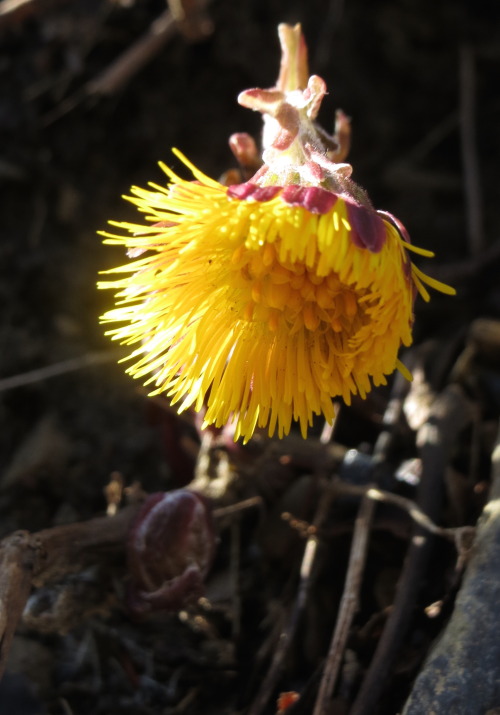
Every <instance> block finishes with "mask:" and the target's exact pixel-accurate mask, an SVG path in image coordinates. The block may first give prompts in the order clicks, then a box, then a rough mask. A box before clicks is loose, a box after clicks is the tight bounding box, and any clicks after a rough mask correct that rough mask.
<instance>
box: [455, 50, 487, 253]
mask: <svg viewBox="0 0 500 715" xmlns="http://www.w3.org/2000/svg"><path fill="white" fill-rule="evenodd" d="M459 66H460V137H461V143H462V158H463V165H464V185H465V186H464V188H465V200H466V204H467V227H468V233H469V248H470V253H471V255H473V256H477V255H478V254H479V253H481V251H482V250H483V248H484V235H483V217H482V207H481V188H480V180H479V165H478V160H477V147H476V122H475V66H474V50H473V49H472V47H470V46H469V45H462V47H461V48H460V61H459Z"/></svg>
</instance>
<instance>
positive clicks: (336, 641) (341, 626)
mask: <svg viewBox="0 0 500 715" xmlns="http://www.w3.org/2000/svg"><path fill="white" fill-rule="evenodd" d="M374 511H375V504H374V503H373V501H372V499H370V495H369V493H367V494H365V496H364V498H363V500H362V502H361V505H360V507H359V511H358V516H357V519H356V523H355V525H354V534H353V539H352V546H351V553H350V556H349V567H348V570H347V576H346V582H345V586H344V592H343V594H342V600H341V602H340V609H339V615H338V618H337V623H336V626H335V631H334V633H333V637H332V641H331V643H330V649H329V651H328V656H327V659H326V665H325V670H324V673H323V678H322V681H321V685H320V688H319V693H318V698H317V700H316V705H315V708H314V715H323V714H324V713H326V712H328V704H329V702H330V700H331V698H332V695H333V691H334V688H335V683H336V681H337V677H338V674H339V670H340V666H341V664H342V658H343V655H344V651H345V647H346V643H347V638H348V636H349V632H350V630H351V625H352V621H353V619H354V616H355V615H356V612H357V610H358V605H359V593H360V589H361V583H362V579H363V571H364V567H365V562H366V554H367V549H368V537H369V535H370V527H371V523H372V519H373V514H374Z"/></svg>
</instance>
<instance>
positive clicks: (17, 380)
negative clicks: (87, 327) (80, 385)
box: [0, 350, 123, 392]
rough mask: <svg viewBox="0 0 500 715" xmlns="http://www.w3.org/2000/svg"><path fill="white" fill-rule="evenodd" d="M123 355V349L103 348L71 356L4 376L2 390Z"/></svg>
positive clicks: (0, 385) (112, 360)
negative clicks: (34, 368)
mask: <svg viewBox="0 0 500 715" xmlns="http://www.w3.org/2000/svg"><path fill="white" fill-rule="evenodd" d="M122 355H123V351H122V350H120V351H117V350H101V351H99V352H93V353H87V354H86V355H81V356H79V357H76V358H70V359H69V360H63V361H62V362H57V363H55V364H54V365H46V366H45V367H39V368H37V369H36V370H29V371H28V372H23V373H20V374H19V375H12V376H11V377H4V378H2V379H0V392H5V391H6V390H12V389H13V388H15V387H24V386H25V385H32V384H33V383H36V382H42V380H48V379H49V378H50V377H58V376H59V375H65V374H66V373H68V372H74V371H75V370H81V369H82V368H84V367H91V366H92V365H100V364H102V363H106V362H114V361H115V360H117V359H118V358H119V357H120V356H122Z"/></svg>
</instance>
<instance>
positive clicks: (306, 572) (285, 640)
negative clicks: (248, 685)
mask: <svg viewBox="0 0 500 715" xmlns="http://www.w3.org/2000/svg"><path fill="white" fill-rule="evenodd" d="M333 499H334V493H333V491H331V490H329V491H326V492H325V494H324V496H322V499H321V501H320V504H319V506H318V509H317V512H316V515H315V518H314V522H313V527H312V533H311V535H310V536H309V538H308V539H307V541H306V545H305V549H304V555H303V557H302V563H301V565H300V583H299V588H298V592H297V597H296V599H295V604H294V606H293V609H292V613H291V615H290V618H289V620H288V623H287V625H286V627H285V630H284V631H283V632H282V633H281V634H280V638H279V641H278V645H277V647H276V650H275V652H274V656H273V660H272V663H271V666H270V668H269V670H268V672H267V675H266V677H265V678H264V681H263V683H262V685H261V687H260V689H259V692H258V693H257V697H256V698H255V700H254V702H253V703H252V705H251V707H250V710H249V713H248V715H260V713H261V712H262V711H263V710H264V708H265V707H266V705H267V703H268V702H269V699H270V697H271V694H272V692H273V690H274V688H275V687H276V684H277V682H278V680H279V678H280V676H281V673H282V672H283V667H284V660H285V656H286V654H287V653H288V649H289V647H290V644H291V643H292V641H293V638H294V636H295V632H296V630H297V626H298V624H299V619H300V616H301V615H302V612H303V610H304V607H305V605H306V603H307V599H308V596H309V592H310V590H311V585H312V580H311V572H312V567H313V564H314V559H315V556H316V551H317V546H318V540H317V537H316V531H317V529H318V527H319V526H320V525H321V524H322V523H323V521H324V518H325V516H326V514H327V513H328V511H329V509H330V505H331V503H332V500H333Z"/></svg>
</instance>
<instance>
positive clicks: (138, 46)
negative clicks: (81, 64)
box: [85, 0, 212, 95]
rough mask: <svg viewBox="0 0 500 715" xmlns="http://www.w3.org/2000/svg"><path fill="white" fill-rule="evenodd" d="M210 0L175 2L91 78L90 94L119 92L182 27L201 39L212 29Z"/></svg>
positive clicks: (86, 88) (88, 88) (184, 31)
mask: <svg viewBox="0 0 500 715" xmlns="http://www.w3.org/2000/svg"><path fill="white" fill-rule="evenodd" d="M207 4H208V0H199V1H198V2H193V1H191V2H189V3H187V2H184V3H181V2H179V0H177V1H176V2H175V3H174V2H171V3H170V7H169V9H167V10H165V11H164V12H163V13H162V14H161V15H160V16H159V17H157V18H156V20H154V22H152V23H151V25H150V27H149V30H148V31H147V32H146V33H145V34H144V35H143V36H142V37H140V38H139V39H138V40H137V41H136V42H134V44H133V45H131V46H130V47H129V48H128V49H127V50H126V52H124V53H123V54H122V55H120V57H118V59H117V60H115V62H113V63H112V64H111V65H110V66H109V67H107V68H106V69H105V70H104V72H102V73H101V74H100V75H99V76H98V77H96V78H95V79H93V80H92V81H90V82H88V83H87V85H86V87H85V91H86V93H87V94H89V95H96V94H99V95H109V94H114V93H115V92H117V91H118V90H119V89H120V87H122V86H123V85H124V84H125V83H126V82H128V81H129V80H130V78H131V77H133V76H134V75H135V74H137V73H138V72H139V71H140V70H141V69H142V68H143V67H144V66H145V65H146V64H148V62H150V61H151V60H152V59H153V57H155V56H156V55H157V54H158V53H159V52H160V50H161V49H162V47H163V46H164V45H165V44H166V43H167V42H168V41H169V40H170V38H171V37H173V36H174V35H175V34H176V33H177V32H178V31H180V32H181V33H183V34H184V35H185V36H186V37H188V39H190V40H193V39H197V40H199V39H201V38H203V37H206V36H207V35H208V34H209V33H210V32H211V31H212V25H211V23H210V22H209V21H208V19H207V17H206V16H205V15H204V13H203V10H204V8H205V6H206V5H207Z"/></svg>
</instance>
